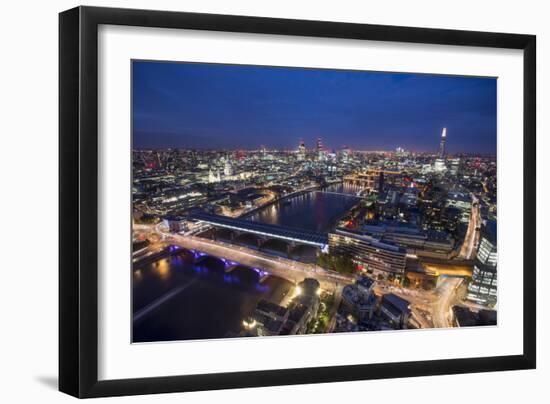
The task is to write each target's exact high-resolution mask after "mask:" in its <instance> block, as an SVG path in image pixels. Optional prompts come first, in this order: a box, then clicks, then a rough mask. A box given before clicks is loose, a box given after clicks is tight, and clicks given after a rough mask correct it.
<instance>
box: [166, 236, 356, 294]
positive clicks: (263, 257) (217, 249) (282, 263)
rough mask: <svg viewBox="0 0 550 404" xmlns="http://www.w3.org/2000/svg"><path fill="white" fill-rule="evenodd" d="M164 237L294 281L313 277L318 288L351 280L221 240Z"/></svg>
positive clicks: (190, 247)
mask: <svg viewBox="0 0 550 404" xmlns="http://www.w3.org/2000/svg"><path fill="white" fill-rule="evenodd" d="M166 241H167V242H169V243H172V244H175V245H178V246H180V247H183V248H186V249H193V250H198V251H202V252H204V253H207V254H209V255H213V256H216V257H221V258H226V259H228V260H231V261H236V262H239V263H241V264H242V265H245V266H249V267H253V268H261V269H264V270H265V271H267V272H269V273H271V274H272V275H275V276H279V277H281V278H285V279H288V280H290V281H292V282H294V283H296V282H301V281H302V280H304V278H315V279H317V280H318V281H319V283H320V284H321V288H322V289H326V290H331V291H333V290H334V289H335V287H336V284H337V283H352V282H353V281H354V278H353V277H352V276H350V275H342V274H339V273H336V272H329V271H326V270H325V269H323V268H321V267H318V266H316V265H312V264H305V263H301V262H297V261H293V260H289V259H286V258H281V257H273V256H270V255H267V254H262V253H261V252H258V251H256V250H252V249H250V248H246V247H241V246H236V245H234V244H229V243H224V242H221V241H213V240H208V239H204V238H199V237H194V236H180V235H175V234H171V235H168V236H167V238H166Z"/></svg>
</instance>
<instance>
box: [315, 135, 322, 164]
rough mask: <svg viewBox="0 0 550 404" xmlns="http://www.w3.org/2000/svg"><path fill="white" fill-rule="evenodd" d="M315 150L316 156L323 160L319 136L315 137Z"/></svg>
mask: <svg viewBox="0 0 550 404" xmlns="http://www.w3.org/2000/svg"><path fill="white" fill-rule="evenodd" d="M316 151H317V158H318V159H319V160H323V158H324V153H323V142H322V140H321V138H320V137H318V138H317V147H316Z"/></svg>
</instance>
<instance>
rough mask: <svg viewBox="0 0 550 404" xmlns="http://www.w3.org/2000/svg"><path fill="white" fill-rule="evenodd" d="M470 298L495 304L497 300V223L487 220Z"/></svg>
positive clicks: (477, 256) (476, 261)
mask: <svg viewBox="0 0 550 404" xmlns="http://www.w3.org/2000/svg"><path fill="white" fill-rule="evenodd" d="M467 299H468V300H472V301H474V302H476V303H478V304H483V305H488V306H494V305H495V304H496V302H497V224H496V222H495V221H491V220H489V221H487V223H486V224H485V225H484V226H483V227H482V228H481V241H480V243H479V246H478V248H477V254H476V259H475V261H474V271H473V274H472V280H471V282H470V284H469V285H468V295H467Z"/></svg>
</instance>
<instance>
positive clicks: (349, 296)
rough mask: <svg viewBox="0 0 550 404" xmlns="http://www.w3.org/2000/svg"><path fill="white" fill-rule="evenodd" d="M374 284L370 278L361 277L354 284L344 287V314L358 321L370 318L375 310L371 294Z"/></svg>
mask: <svg viewBox="0 0 550 404" xmlns="http://www.w3.org/2000/svg"><path fill="white" fill-rule="evenodd" d="M374 285H375V282H374V280H373V279H372V278H370V277H367V276H362V277H360V278H359V279H357V280H356V281H355V283H354V284H351V285H346V286H344V289H343V290H342V306H341V309H342V311H343V312H344V313H349V314H352V315H353V316H354V317H356V318H357V320H359V321H365V320H369V319H371V318H372V315H373V313H374V311H375V309H376V296H375V294H374V293H373V289H374Z"/></svg>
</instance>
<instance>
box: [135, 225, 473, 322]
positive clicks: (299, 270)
mask: <svg viewBox="0 0 550 404" xmlns="http://www.w3.org/2000/svg"><path fill="white" fill-rule="evenodd" d="M139 231H143V232H151V233H157V234H159V233H160V235H161V238H162V239H163V241H164V242H165V243H168V244H175V245H178V246H180V247H182V248H186V249H193V250H198V251H202V252H204V253H207V254H209V255H213V256H216V257H220V258H225V259H228V260H231V261H235V262H239V263H241V264H242V265H245V266H249V267H254V268H261V269H263V270H265V271H267V272H269V273H270V274H272V275H275V276H278V277H281V278H284V279H287V280H289V281H291V282H293V283H298V282H301V281H302V280H303V279H304V278H315V279H317V280H318V281H319V283H320V284H321V288H322V289H325V290H327V291H330V292H334V293H336V295H335V297H339V296H340V295H341V289H342V287H343V285H346V284H350V283H353V282H354V280H355V278H354V277H353V276H352V275H343V274H339V273H336V272H332V271H327V270H325V269H323V268H321V267H319V266H317V265H313V264H306V263H302V262H298V261H294V260H290V259H286V258H281V257H274V256H271V255H268V254H264V253H262V252H259V251H257V250H253V249H251V248H247V247H243V246H237V245H234V244H230V243H225V242H222V241H218V240H216V241H215V240H209V239H205V238H200V237H195V236H182V235H178V234H171V233H169V232H167V231H165V230H164V229H163V228H162V226H158V225H157V226H143V225H142V226H140V228H139ZM474 242H475V239H474ZM461 283H462V279H461V278H452V277H445V276H442V277H441V278H440V281H439V284H438V286H437V288H436V289H435V290H434V291H425V290H420V289H418V290H417V289H409V288H403V287H401V286H399V285H395V284H392V283H389V282H385V281H377V286H376V288H375V291H376V293H377V294H378V295H381V294H384V293H395V294H396V295H398V296H400V297H402V298H404V299H406V300H408V301H409V302H410V303H411V310H412V312H413V316H414V318H415V320H416V321H417V322H418V323H419V324H420V325H421V326H422V328H432V327H436V328H448V327H452V326H453V324H452V321H451V320H452V316H451V307H452V305H454V304H456V303H457V299H458V297H457V293H456V292H457V288H458V287H459V286H460V284H461ZM335 306H336V305H335ZM332 317H334V316H332ZM330 325H332V324H330Z"/></svg>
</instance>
